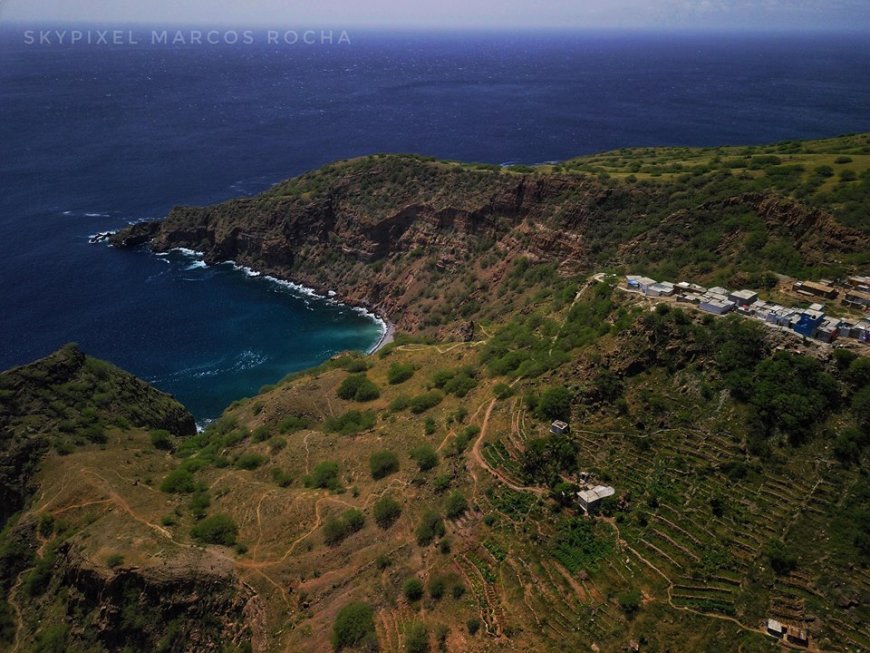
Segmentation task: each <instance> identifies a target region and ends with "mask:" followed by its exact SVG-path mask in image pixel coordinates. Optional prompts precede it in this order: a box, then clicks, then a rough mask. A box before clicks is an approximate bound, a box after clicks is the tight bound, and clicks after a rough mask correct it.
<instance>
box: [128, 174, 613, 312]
mask: <svg viewBox="0 0 870 653" xmlns="http://www.w3.org/2000/svg"><path fill="white" fill-rule="evenodd" d="M484 180H485V185H486V191H487V192H485V193H479V194H478V195H477V196H475V197H472V198H469V197H463V198H450V199H451V201H441V202H439V201H438V199H435V200H434V201H433V199H432V198H427V197H425V196H421V197H419V198H416V201H412V202H409V203H407V204H402V205H399V206H392V205H390V206H384V207H378V209H376V210H373V211H371V212H366V211H365V210H364V208H363V207H360V205H359V202H358V201H357V199H356V198H355V197H353V195H352V194H351V193H350V191H349V190H348V189H347V188H344V189H342V190H336V191H334V192H333V193H331V194H329V195H327V196H326V197H319V198H316V199H313V200H311V201H309V202H307V203H304V204H300V203H299V202H298V201H296V200H291V199H288V198H284V197H260V198H254V199H243V200H235V201H231V202H227V203H224V204H220V205H217V206H211V207H204V208H194V207H179V208H176V209H174V210H173V211H172V212H171V213H170V214H169V216H168V217H167V218H166V220H165V221H164V222H162V223H161V224H160V228H159V230H157V231H156V232H153V233H151V232H150V229H151V227H149V228H148V229H149V237H150V240H149V241H148V242H150V245H151V247H152V248H153V249H154V250H155V251H166V250H169V249H172V248H174V247H187V248H191V249H195V250H198V251H202V252H203V253H204V254H205V259H206V261H208V262H212V263H214V262H220V261H226V260H233V261H236V262H237V263H239V264H241V265H247V266H250V267H252V268H254V269H257V270H259V271H262V272H264V273H267V274H271V275H274V276H277V277H279V278H283V279H289V280H292V281H294V282H298V283H302V284H305V285H308V286H311V287H313V288H315V289H317V290H319V291H321V292H325V291H327V290H333V291H335V292H337V293H338V294H339V295H340V296H341V297H343V298H345V299H347V300H349V301H351V302H354V303H358V304H363V305H366V306H369V307H371V308H374V309H375V310H377V311H379V312H381V313H383V314H385V315H387V316H388V317H390V318H391V319H392V320H393V321H395V322H397V323H398V324H399V325H400V326H401V327H403V328H407V329H414V328H416V327H417V326H418V325H419V323H420V319H421V317H422V316H421V315H420V314H419V313H418V312H417V311H415V309H414V308H413V307H412V306H411V299H412V296H411V294H409V293H406V292H405V290H406V289H407V288H410V287H413V286H414V285H415V282H416V281H417V280H419V279H421V278H423V277H427V276H429V275H427V274H423V271H424V269H426V268H427V267H432V266H434V269H435V271H437V273H438V274H439V276H445V275H446V276H450V275H456V274H459V273H461V272H463V271H464V270H466V269H467V268H468V266H469V265H473V262H474V258H475V257H476V256H480V255H484V254H486V253H487V252H488V251H495V252H497V256H498V261H497V263H496V265H495V266H494V267H495V269H494V270H492V273H491V274H492V275H493V276H494V277H495V278H496V279H498V278H500V277H501V276H502V275H503V273H504V271H505V270H506V269H507V268H508V267H509V265H510V263H511V261H512V260H513V259H515V258H517V257H519V256H527V257H531V258H533V259H536V260H556V261H560V262H565V263H566V264H567V263H569V262H572V263H573V264H575V265H577V266H582V264H583V261H584V259H585V255H584V243H583V237H582V235H581V234H580V233H578V232H577V231H575V230H573V229H570V230H569V229H565V228H560V227H559V226H558V224H557V223H558V219H559V206H558V201H559V199H560V197H561V196H562V195H564V194H565V193H566V192H568V191H570V192H576V191H577V189H578V188H583V187H584V186H587V185H588V186H594V185H595V183H594V182H592V181H590V180H583V179H580V178H574V179H561V178H558V177H555V176H554V177H548V178H542V179H538V178H532V177H525V176H521V175H506V174H497V173H490V174H489V175H487V176H486V177H484ZM588 190H590V191H591V190H592V188H590V189H588ZM585 195H586V196H588V197H589V198H591V199H592V200H593V201H594V198H595V197H596V195H595V193H594V192H587V193H585ZM573 217H574V219H575V220H580V221H582V220H581V219H580V218H578V216H577V215H576V212H575V214H574V216H573ZM145 240H148V238H146V239H145Z"/></svg>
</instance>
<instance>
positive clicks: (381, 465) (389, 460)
mask: <svg viewBox="0 0 870 653" xmlns="http://www.w3.org/2000/svg"><path fill="white" fill-rule="evenodd" d="M369 469H370V470H371V472H372V478H373V479H375V480H378V479H381V478H384V477H385V476H389V475H390V474H395V473H396V472H398V471H399V457H398V456H396V454H394V453H393V452H392V451H376V452H374V453H373V454H372V455H371V456H370V457H369Z"/></svg>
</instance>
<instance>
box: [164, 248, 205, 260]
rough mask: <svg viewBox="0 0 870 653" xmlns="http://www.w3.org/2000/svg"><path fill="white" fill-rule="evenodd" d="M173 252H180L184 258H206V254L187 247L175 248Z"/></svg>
mask: <svg viewBox="0 0 870 653" xmlns="http://www.w3.org/2000/svg"><path fill="white" fill-rule="evenodd" d="M171 251H173V252H178V253H179V254H181V255H182V256H193V257H195V258H202V257H203V256H205V252H197V251H196V250H195V249H188V248H187V247H173V248H172V250H171Z"/></svg>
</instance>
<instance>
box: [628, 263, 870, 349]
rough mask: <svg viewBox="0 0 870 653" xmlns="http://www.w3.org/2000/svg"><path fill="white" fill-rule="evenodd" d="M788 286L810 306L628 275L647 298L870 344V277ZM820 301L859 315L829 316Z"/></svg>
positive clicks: (815, 335) (820, 338)
mask: <svg viewBox="0 0 870 653" xmlns="http://www.w3.org/2000/svg"><path fill="white" fill-rule="evenodd" d="M786 285H787V286H789V285H790V288H787V290H789V291H790V295H791V296H793V297H794V298H795V300H796V301H800V300H802V299H803V300H805V301H804V302H803V303H807V302H811V303H809V306H807V307H803V308H802V307H798V306H783V305H782V304H777V303H772V302H768V301H764V300H762V299H760V298H759V295H758V293H757V292H755V291H753V290H734V291H732V290H728V289H727V288H721V287H718V286H715V287H713V288H705V287H703V286H699V285H698V284H695V283H689V282H687V281H680V282H679V283H671V282H669V281H656V280H655V279H650V278H649V277H645V276H640V275H634V274H630V275H627V276H626V283H625V287H624V289H626V290H629V291H633V292H638V293H641V294H643V295H645V296H646V297H652V298H662V299H670V301H674V300H675V301H676V302H679V303H685V304H689V305H693V306H695V307H697V308H698V309H699V310H701V311H704V312H706V313H711V314H713V315H725V314H727V313H731V312H734V313H736V314H738V315H743V316H745V317H749V318H753V319H756V320H760V321H761V322H764V323H766V324H768V325H773V326H777V327H781V328H783V329H784V330H788V331H792V332H794V333H795V334H797V335H798V336H803V337H804V338H810V339H813V340H816V341H818V342H823V343H833V342H834V341H835V340H838V339H841V340H844V341H846V340H850V341H851V342H852V343H855V344H858V343H862V344H870V277H868V276H851V277H848V278H846V279H845V280H843V281H839V282H833V281H820V282H815V281H793V282H790V283H789V284H786ZM820 302H826V303H829V302H837V303H838V304H839V307H841V308H842V309H843V310H840V311H837V312H844V311H845V310H848V311H850V312H851V313H853V314H855V316H854V317H837V316H833V315H827V314H826V313H825V305H824V304H823V303H820Z"/></svg>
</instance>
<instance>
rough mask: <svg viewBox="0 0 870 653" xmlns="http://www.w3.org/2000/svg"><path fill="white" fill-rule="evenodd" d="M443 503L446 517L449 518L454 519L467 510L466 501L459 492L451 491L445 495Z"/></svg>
mask: <svg viewBox="0 0 870 653" xmlns="http://www.w3.org/2000/svg"><path fill="white" fill-rule="evenodd" d="M444 505H445V511H446V512H447V517H448V518H450V519H455V518H456V517H459V516H460V515H462V514H463V513H464V512H465V511H466V510H468V501H466V499H465V497H464V496H462V494H461V493H460V492H453V493H452V494H451V495H450V496H449V497H447V501H446V502H445V504H444Z"/></svg>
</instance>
